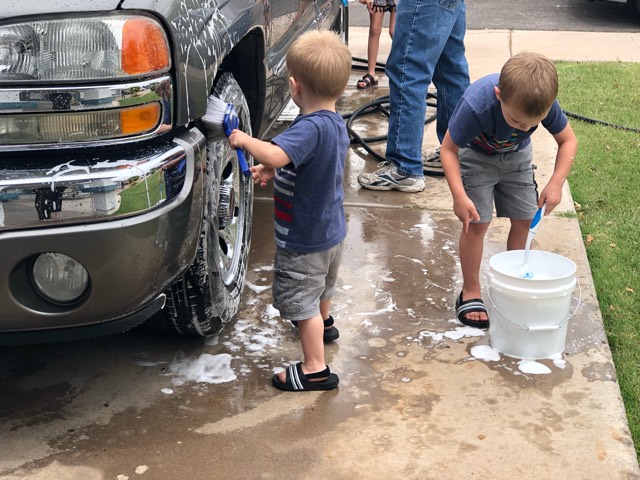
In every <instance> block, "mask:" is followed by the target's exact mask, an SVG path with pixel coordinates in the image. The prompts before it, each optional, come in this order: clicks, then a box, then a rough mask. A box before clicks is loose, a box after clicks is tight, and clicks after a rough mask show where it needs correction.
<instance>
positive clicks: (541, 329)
mask: <svg viewBox="0 0 640 480" xmlns="http://www.w3.org/2000/svg"><path fill="white" fill-rule="evenodd" d="M576 285H578V303H577V304H576V308H575V309H574V310H573V313H572V314H571V315H569V316H568V317H567V318H566V319H565V320H563V321H562V322H560V323H559V324H558V325H539V326H528V327H523V326H522V325H520V324H519V323H517V322H514V321H513V320H511V319H510V318H509V317H507V316H506V315H505V314H504V313H502V312H501V311H500V309H499V308H498V307H496V304H495V303H493V299H492V298H491V288H488V289H487V295H488V296H489V301H490V302H491V305H493V308H495V309H496V312H498V313H499V314H500V315H501V316H502V318H504V319H505V320H506V321H507V322H509V323H512V324H514V325H515V326H516V327H520V329H521V330H528V331H530V332H548V331H551V330H560V329H561V328H562V327H564V326H565V325H566V324H567V322H569V320H571V318H572V317H573V316H574V315H575V314H576V312H577V311H578V308H580V304H581V303H582V286H581V285H580V280H579V279H578V277H577V276H576Z"/></svg>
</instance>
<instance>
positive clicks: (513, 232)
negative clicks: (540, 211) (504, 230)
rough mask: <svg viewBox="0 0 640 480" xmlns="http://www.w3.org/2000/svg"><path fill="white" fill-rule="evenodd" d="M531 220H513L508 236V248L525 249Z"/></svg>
mask: <svg viewBox="0 0 640 480" xmlns="http://www.w3.org/2000/svg"><path fill="white" fill-rule="evenodd" d="M530 226H531V220H511V228H510V229H509V236H508V237H507V250H524V247H525V245H526V244H527V236H528V235H529V227H530Z"/></svg>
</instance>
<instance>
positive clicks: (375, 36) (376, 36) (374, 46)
mask: <svg viewBox="0 0 640 480" xmlns="http://www.w3.org/2000/svg"><path fill="white" fill-rule="evenodd" d="M383 20H384V12H374V13H369V41H368V44H367V68H368V70H369V74H370V75H371V76H372V77H373V78H376V62H377V61H378V50H379V49H380V35H381V33H382V21H383Z"/></svg>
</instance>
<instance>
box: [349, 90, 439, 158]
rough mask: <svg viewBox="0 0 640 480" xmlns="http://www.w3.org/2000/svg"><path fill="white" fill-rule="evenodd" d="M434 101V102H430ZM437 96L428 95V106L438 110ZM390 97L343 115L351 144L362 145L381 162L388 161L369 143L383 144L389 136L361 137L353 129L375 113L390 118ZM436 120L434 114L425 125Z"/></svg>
mask: <svg viewBox="0 0 640 480" xmlns="http://www.w3.org/2000/svg"><path fill="white" fill-rule="evenodd" d="M429 99H433V100H429ZM436 100H437V95H436V94H435V93H431V92H429V93H427V106H428V107H434V108H437V101H436ZM388 106H389V95H385V96H383V97H378V98H376V99H375V100H373V101H372V102H369V103H365V104H364V105H362V106H361V107H359V108H358V109H357V110H355V111H354V112H352V113H346V114H343V115H342V118H344V119H346V120H347V132H348V133H349V139H350V140H351V144H352V145H354V144H357V145H360V146H361V147H362V148H364V149H365V150H366V152H367V153H368V154H369V155H371V156H372V157H374V158H376V159H377V160H378V161H379V162H384V161H386V158H385V157H383V156H382V155H380V154H379V153H377V152H375V151H374V150H373V149H371V147H369V145H368V144H369V143H375V142H383V141H385V140H386V139H387V135H379V136H377V137H364V138H363V137H361V136H360V135H358V133H356V132H355V131H354V130H353V128H352V125H353V122H354V121H355V120H357V119H358V118H359V117H362V116H364V115H370V114H373V113H377V114H382V115H384V116H385V117H387V118H389V110H388ZM435 119H436V114H435V113H434V114H432V115H430V116H429V117H427V118H425V120H424V123H425V125H426V124H427V123H430V122H433V121H434V120H435Z"/></svg>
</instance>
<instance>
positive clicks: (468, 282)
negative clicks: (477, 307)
mask: <svg viewBox="0 0 640 480" xmlns="http://www.w3.org/2000/svg"><path fill="white" fill-rule="evenodd" d="M489 225H490V222H489V223H471V224H470V225H469V231H468V232H467V233H465V232H464V231H462V232H461V233H460V243H459V249H460V266H461V269H462V300H468V299H471V298H480V294H481V292H480V288H481V286H480V264H481V262H482V253H483V249H484V236H485V233H486V232H487V229H488V228H489ZM465 317H466V318H467V319H468V320H472V321H478V320H487V318H488V317H487V314H486V313H485V312H469V313H467V314H466V315H465Z"/></svg>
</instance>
